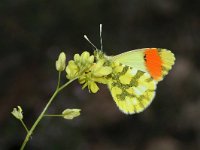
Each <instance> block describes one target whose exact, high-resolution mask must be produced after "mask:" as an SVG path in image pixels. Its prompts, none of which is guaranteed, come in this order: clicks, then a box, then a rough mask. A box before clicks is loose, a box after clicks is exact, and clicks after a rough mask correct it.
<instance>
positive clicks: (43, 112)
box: [20, 78, 77, 150]
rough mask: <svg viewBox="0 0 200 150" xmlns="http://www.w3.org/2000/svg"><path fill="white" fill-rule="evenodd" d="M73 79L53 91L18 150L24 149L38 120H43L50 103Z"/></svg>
mask: <svg viewBox="0 0 200 150" xmlns="http://www.w3.org/2000/svg"><path fill="white" fill-rule="evenodd" d="M76 79H77V78H75V79H71V80H69V81H68V82H67V83H65V84H64V85H62V86H61V87H60V88H57V89H56V90H55V92H54V93H53V95H52V96H51V98H50V100H49V101H48V103H47V104H46V106H45V108H44V109H43V111H42V112H41V113H40V115H39V117H38V118H37V120H36V121H35V123H34V124H33V126H32V127H31V129H30V130H29V131H28V133H27V135H26V137H25V139H24V142H23V143H22V146H21V148H20V150H23V149H24V147H25V146H26V143H27V142H28V141H29V139H30V136H31V135H32V133H33V131H34V130H35V128H36V126H37V125H38V123H39V122H40V120H41V119H42V118H43V116H44V114H45V112H46V111H47V109H48V107H49V105H50V104H51V103H52V101H53V100H54V98H55V97H56V95H57V94H58V93H59V92H60V91H61V90H62V89H64V88H65V87H66V86H68V85H69V84H70V83H71V82H73V81H74V80H76Z"/></svg>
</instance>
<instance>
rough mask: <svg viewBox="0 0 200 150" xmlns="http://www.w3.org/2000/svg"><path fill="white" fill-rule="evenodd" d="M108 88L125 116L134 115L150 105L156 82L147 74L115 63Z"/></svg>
mask: <svg viewBox="0 0 200 150" xmlns="http://www.w3.org/2000/svg"><path fill="white" fill-rule="evenodd" d="M108 87H109V89H110V91H111V95H112V97H113V99H114V101H115V102H116V104H117V106H118V107H119V109H120V110H121V111H122V112H124V113H125V114H134V113H139V112H142V111H143V110H145V108H147V107H148V106H149V105H150V103H151V102H152V100H153V98H154V96H155V90H156V81H154V80H153V79H152V78H151V76H150V75H149V74H148V73H146V72H143V71H140V70H137V69H134V68H131V67H128V66H124V65H121V64H118V63H114V67H113V73H112V77H111V78H110V80H109V82H108Z"/></svg>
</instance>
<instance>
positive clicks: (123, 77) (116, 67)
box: [84, 24, 175, 114]
mask: <svg viewBox="0 0 200 150" xmlns="http://www.w3.org/2000/svg"><path fill="white" fill-rule="evenodd" d="M101 34H102V25H101V24H100V43H101V50H98V49H97V48H96V47H95V45H94V44H93V43H92V42H91V41H90V40H89V39H88V38H87V36H86V35H84V38H85V39H86V40H87V41H88V42H89V43H90V44H91V45H92V46H93V47H94V48H95V49H96V51H95V56H96V58H97V59H103V60H104V61H105V62H106V64H107V65H110V66H111V67H112V70H113V71H112V73H111V75H110V76H109V78H108V79H107V81H108V82H107V85H108V88H109V90H110V92H111V95H112V97H113V99H114V101H115V103H116V105H117V106H118V107H119V109H120V110H121V111H122V112H123V113H125V114H135V113H140V112H142V111H144V110H145V109H146V108H147V107H148V106H149V105H150V104H151V102H152V101H153V99H154V97H155V94H156V87H157V84H158V82H159V81H162V80H163V78H164V76H166V75H167V74H168V72H169V70H171V69H172V66H173V65H174V63H175V56H174V54H173V53H172V52H171V51H170V50H167V49H163V48H142V49H136V50H131V51H128V52H124V53H122V54H119V55H116V56H107V55H106V54H105V53H103V51H102V49H103V46H102V45H103V44H102V35H101Z"/></svg>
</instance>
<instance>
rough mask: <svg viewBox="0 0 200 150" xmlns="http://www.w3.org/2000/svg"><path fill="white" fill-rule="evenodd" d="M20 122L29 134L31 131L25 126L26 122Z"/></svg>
mask: <svg viewBox="0 0 200 150" xmlns="http://www.w3.org/2000/svg"><path fill="white" fill-rule="evenodd" d="M20 122H21V123H22V125H23V127H24V129H25V130H26V132H27V133H28V132H29V130H28V128H27V126H26V125H25V123H24V121H23V120H22V119H20Z"/></svg>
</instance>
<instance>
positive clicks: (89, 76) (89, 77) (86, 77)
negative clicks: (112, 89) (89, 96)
mask: <svg viewBox="0 0 200 150" xmlns="http://www.w3.org/2000/svg"><path fill="white" fill-rule="evenodd" d="M104 63H105V61H104V60H99V61H98V62H97V63H94V64H93V66H92V67H91V68H90V70H89V72H88V73H85V74H83V75H82V76H81V77H80V78H79V83H80V84H83V87H82V89H84V88H85V87H87V86H88V89H89V91H91V92H92V93H96V92H97V91H98V90H99V87H98V86H97V84H96V82H97V83H102V84H107V81H108V80H107V76H108V75H109V74H110V73H112V68H111V67H109V66H104Z"/></svg>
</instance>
